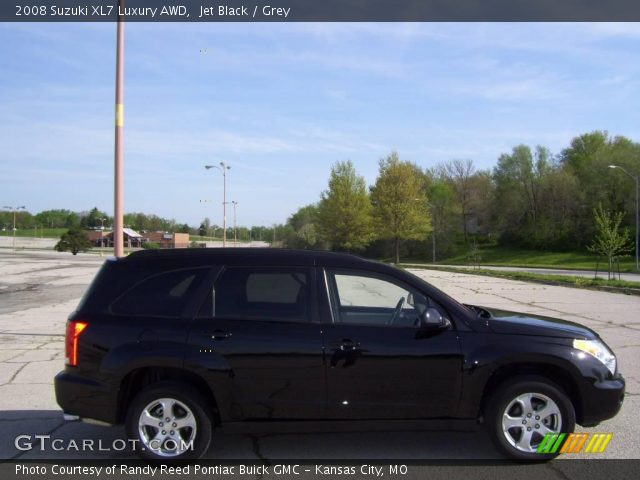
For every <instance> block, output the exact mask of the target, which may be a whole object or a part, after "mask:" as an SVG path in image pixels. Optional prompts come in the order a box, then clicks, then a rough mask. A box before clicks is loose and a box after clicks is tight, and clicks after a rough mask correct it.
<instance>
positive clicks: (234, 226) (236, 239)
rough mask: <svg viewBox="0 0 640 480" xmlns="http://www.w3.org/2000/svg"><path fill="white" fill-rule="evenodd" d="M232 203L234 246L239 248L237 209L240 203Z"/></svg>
mask: <svg viewBox="0 0 640 480" xmlns="http://www.w3.org/2000/svg"><path fill="white" fill-rule="evenodd" d="M231 203H232V204H233V246H234V247H237V246H238V228H237V226H236V207H237V206H238V202H236V201H235V200H232V201H231Z"/></svg>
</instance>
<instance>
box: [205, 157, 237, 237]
mask: <svg viewBox="0 0 640 480" xmlns="http://www.w3.org/2000/svg"><path fill="white" fill-rule="evenodd" d="M204 168H206V169H207V170H210V169H212V168H217V169H218V170H220V171H221V172H222V246H223V247H226V246H227V170H231V167H230V166H229V165H227V164H226V163H224V162H220V166H217V165H205V166H204Z"/></svg>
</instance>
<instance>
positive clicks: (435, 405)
mask: <svg viewBox="0 0 640 480" xmlns="http://www.w3.org/2000/svg"><path fill="white" fill-rule="evenodd" d="M324 283H325V285H324V287H325V288H323V289H321V290H322V291H323V293H325V298H326V299H327V301H328V304H329V310H330V318H329V319H328V320H329V321H328V322H327V324H326V326H325V329H324V336H325V345H326V352H325V355H326V363H327V392H328V393H327V395H328V415H329V417H332V418H405V419H409V418H435V417H446V416H449V415H452V414H453V412H454V411H455V408H456V406H457V402H458V398H459V395H460V388H461V367H462V356H461V352H460V346H459V342H458V337H457V334H456V331H455V329H454V326H453V324H452V323H451V322H450V321H448V320H447V318H446V316H447V313H446V312H445V311H444V309H442V307H440V306H439V305H437V304H436V303H435V302H434V301H433V300H431V299H429V298H428V296H427V295H425V294H424V293H423V292H421V291H419V290H418V289H416V288H413V287H412V286H410V285H407V284H405V283H403V282H402V281H400V280H398V279H396V278H395V277H392V276H389V275H382V274H379V273H376V272H371V271H366V270H345V269H337V268H327V269H325V271H324ZM429 308H436V309H439V312H441V314H442V315H443V317H444V321H445V322H446V326H445V327H443V328H441V329H438V330H426V329H425V328H423V327H422V326H421V317H423V316H424V314H425V312H426V311H427V310H428V309H429Z"/></svg>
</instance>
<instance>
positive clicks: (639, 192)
mask: <svg viewBox="0 0 640 480" xmlns="http://www.w3.org/2000/svg"><path fill="white" fill-rule="evenodd" d="M609 168H617V169H619V170H622V171H623V172H624V173H626V174H627V175H629V176H630V177H631V178H633V179H634V180H635V181H636V270H640V251H639V243H640V175H632V174H631V173H629V172H628V171H626V170H625V169H624V168H622V167H621V166H619V165H609Z"/></svg>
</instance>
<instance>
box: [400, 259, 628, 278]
mask: <svg viewBox="0 0 640 480" xmlns="http://www.w3.org/2000/svg"><path fill="white" fill-rule="evenodd" d="M406 265H409V266H414V265H415V266H417V267H424V268H429V267H436V268H440V267H441V268H459V269H462V270H466V269H471V268H473V267H472V266H471V265H440V264H436V265H433V264H431V263H422V264H418V263H410V264H406ZM480 268H482V269H485V270H496V271H501V272H527V273H537V274H540V275H564V276H571V277H585V278H594V277H595V276H596V271H595V270H571V269H566V268H533V267H497V266H491V265H480ZM598 277H599V278H604V279H606V278H607V270H606V269H604V270H600V271H599V272H598ZM617 278H618V274H617V273H616V279H617ZM620 280H625V281H627V282H640V273H620Z"/></svg>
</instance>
